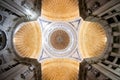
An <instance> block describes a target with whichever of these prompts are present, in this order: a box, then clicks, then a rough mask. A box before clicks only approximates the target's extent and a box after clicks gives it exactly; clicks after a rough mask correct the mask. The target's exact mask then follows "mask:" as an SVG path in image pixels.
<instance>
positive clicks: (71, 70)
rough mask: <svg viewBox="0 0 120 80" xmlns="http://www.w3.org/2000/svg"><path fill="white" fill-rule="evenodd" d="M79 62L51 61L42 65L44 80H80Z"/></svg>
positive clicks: (67, 60) (68, 60) (69, 60)
mask: <svg viewBox="0 0 120 80" xmlns="http://www.w3.org/2000/svg"><path fill="white" fill-rule="evenodd" d="M78 71H79V62H76V61H73V60H71V59H50V60H47V61H44V62H43V63H42V79H43V80H78Z"/></svg>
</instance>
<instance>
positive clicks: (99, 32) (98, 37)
mask: <svg viewBox="0 0 120 80" xmlns="http://www.w3.org/2000/svg"><path fill="white" fill-rule="evenodd" d="M106 39H107V37H106V33H105V30H104V29H103V28H102V26H101V25H100V24H98V23H95V22H87V21H83V22H82V25H81V27H80V32H79V49H80V52H81V53H82V57H83V58H90V57H96V56H98V55H100V54H102V53H103V51H104V49H105V47H106V41H107V40H106Z"/></svg>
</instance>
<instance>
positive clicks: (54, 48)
mask: <svg viewBox="0 0 120 80" xmlns="http://www.w3.org/2000/svg"><path fill="white" fill-rule="evenodd" d="M42 39H43V45H44V47H43V48H44V50H45V51H46V52H47V53H48V54H49V55H50V56H55V57H63V56H68V55H70V53H72V52H73V51H74V50H75V48H76V46H77V35H76V32H75V30H74V28H73V26H72V25H71V24H69V23H66V22H54V23H51V24H49V25H48V26H47V27H46V28H45V29H44V31H43V38H42Z"/></svg>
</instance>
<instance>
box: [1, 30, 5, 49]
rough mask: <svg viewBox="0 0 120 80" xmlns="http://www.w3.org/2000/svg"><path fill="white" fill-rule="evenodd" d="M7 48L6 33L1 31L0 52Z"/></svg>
mask: <svg viewBox="0 0 120 80" xmlns="http://www.w3.org/2000/svg"><path fill="white" fill-rule="evenodd" d="M5 46H6V35H5V32H3V31H2V30H0V50H2V49H4V48H5Z"/></svg>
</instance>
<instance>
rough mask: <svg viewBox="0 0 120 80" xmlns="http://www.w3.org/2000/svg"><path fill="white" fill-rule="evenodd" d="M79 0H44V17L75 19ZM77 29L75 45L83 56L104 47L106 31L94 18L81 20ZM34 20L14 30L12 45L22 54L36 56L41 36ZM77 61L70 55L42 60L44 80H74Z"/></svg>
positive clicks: (39, 47) (30, 56) (94, 53)
mask: <svg viewBox="0 0 120 80" xmlns="http://www.w3.org/2000/svg"><path fill="white" fill-rule="evenodd" d="M77 1H78V0H43V2H42V14H41V16H42V17H43V18H46V19H48V20H55V21H61V20H62V21H67V20H72V21H73V20H75V19H76V18H78V17H79V9H78V2H77ZM81 23H82V24H81V26H80V29H79V34H78V36H79V39H78V42H79V44H78V46H79V51H80V54H81V55H82V58H90V57H95V56H98V55H100V54H102V52H103V51H104V49H105V47H106V41H107V38H106V34H105V31H104V29H103V28H102V26H101V25H100V24H98V23H95V22H87V21H82V22H81ZM41 34H42V32H41V28H40V26H39V23H38V22H37V21H32V22H26V23H25V24H24V25H23V26H21V28H20V29H19V30H18V31H17V32H16V34H15V36H14V39H13V40H14V45H15V48H16V50H17V51H18V52H19V54H20V55H21V56H23V57H29V58H36V59H37V58H38V57H39V55H40V50H41V44H42V36H41ZM78 68H79V62H77V61H74V60H71V59H56V58H55V59H54V58H53V59H48V60H45V61H43V62H42V78H43V80H77V78H78V76H77V75H78Z"/></svg>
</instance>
